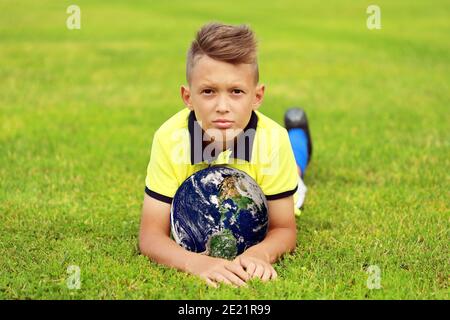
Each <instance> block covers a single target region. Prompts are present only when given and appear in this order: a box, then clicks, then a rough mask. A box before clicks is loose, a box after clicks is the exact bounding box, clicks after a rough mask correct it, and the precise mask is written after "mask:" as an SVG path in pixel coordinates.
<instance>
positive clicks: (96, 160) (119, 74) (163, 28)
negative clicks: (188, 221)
mask: <svg viewBox="0 0 450 320" xmlns="http://www.w3.org/2000/svg"><path fill="white" fill-rule="evenodd" d="M70 4H72V2H69V1H56V0H55V1H49V0H46V1H44V0H43V1H39V3H38V2H33V1H14V2H10V1H8V2H7V1H1V2H0V181H1V184H0V217H1V222H0V257H1V258H0V298H2V299H98V298H99V299H122V298H123V299H180V298H183V299H221V298H225V299H448V298H449V286H448V285H449V247H448V243H449V222H450V221H449V220H450V219H449V218H450V214H449V212H450V206H449V198H450V197H449V196H450V194H449V190H450V183H449V182H450V178H449V174H448V172H449V169H450V160H449V159H450V145H449V141H450V134H449V129H450V128H449V124H450V116H449V112H448V108H449V105H450V101H449V100H450V99H449V83H450V66H449V57H450V45H449V43H450V42H449V37H448V35H449V34H450V23H449V21H448V15H449V13H450V6H449V3H448V1H435V2H433V5H431V4H430V3H427V2H422V1H395V2H393V1H378V2H377V4H378V5H379V6H380V7H381V12H382V15H381V17H382V29H381V30H377V31H370V30H368V29H367V28H366V18H367V14H366V8H367V6H368V5H369V4H372V3H371V2H365V1H363V2H357V1H332V2H324V3H323V4H317V3H316V2H305V1H304V2H302V3H299V2H298V1H276V2H273V1H246V2H235V3H232V2H227V1H222V2H214V3H212V2H210V1H195V2H192V3H191V2H189V3H187V2H185V1H170V5H168V4H167V2H165V1H160V2H157V3H155V2H148V3H147V2H145V1H133V2H127V3H125V2H122V1H108V2H107V3H105V2H104V1H92V0H91V1H87V0H79V1H77V4H78V5H79V6H80V7H81V11H82V17H81V19H82V20H81V30H76V31H69V30H67V28H66V27H65V20H66V18H67V16H68V15H67V14H66V8H67V7H68V6H69V5H70ZM212 20H218V21H223V22H226V23H233V24H237V23H249V24H250V25H251V26H252V27H253V29H254V30H255V32H256V34H257V36H258V39H259V43H260V46H259V49H260V52H259V62H260V73H261V81H262V82H263V83H265V84H266V86H267V91H266V98H265V102H264V104H263V106H262V107H261V109H260V111H262V112H263V113H265V114H266V115H268V116H270V117H272V118H273V119H275V120H277V121H278V122H280V123H281V120H282V116H283V112H284V110H285V109H286V108H287V107H288V106H292V105H302V106H304V107H305V108H306V109H307V111H308V116H309V118H310V121H311V126H312V128H311V129H312V133H313V138H314V147H315V150H314V152H315V153H314V157H313V161H312V163H311V165H310V167H309V169H308V172H307V175H306V179H305V182H306V184H307V186H308V187H309V192H308V196H307V203H306V209H305V211H304V213H303V215H302V216H301V217H299V218H298V219H297V224H298V249H297V251H296V253H295V254H293V255H290V256H286V258H285V259H283V260H281V261H280V262H279V263H277V264H276V265H275V268H276V270H277V272H278V273H279V279H278V280H277V281H274V282H270V283H266V284H264V283H261V282H259V281H254V282H252V283H251V285H250V286H249V287H248V288H245V289H234V288H231V287H227V286H221V287H220V288H219V289H212V288H208V287H207V286H206V285H205V284H204V283H203V282H202V281H200V280H197V279H196V278H193V277H191V276H189V275H185V274H183V273H181V272H178V271H175V270H171V269H168V268H166V267H163V266H159V265H156V264H154V263H152V262H149V261H148V259H147V258H145V257H143V256H141V255H139V253H138V250H137V233H138V228H139V220H140V208H141V202H142V198H143V187H144V177H145V169H146V165H147V162H148V159H149V154H150V144H151V141H152V136H153V133H154V132H155V130H156V129H157V128H158V127H159V125H161V123H162V122H164V121H165V120H166V119H168V118H169V117H170V116H171V115H172V114H174V113H175V112H177V111H178V110H180V109H181V108H183V104H182V101H181V99H180V97H179V86H180V84H182V83H184V63H185V52H186V50H187V47H188V45H189V43H190V41H191V40H192V38H193V36H194V34H195V32H196V30H197V29H198V28H199V27H200V26H201V25H202V24H203V23H205V22H208V21H212ZM70 265H77V266H79V267H80V270H81V289H80V290H69V289H68V288H67V286H66V281H67V279H68V277H69V276H70V275H69V274H68V273H67V268H68V267H69V266H70ZM372 265H376V266H378V267H379V268H380V270H381V289H378V290H370V289H368V287H367V281H368V277H369V274H368V273H367V270H368V269H369V267H370V266H372Z"/></svg>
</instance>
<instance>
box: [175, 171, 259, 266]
mask: <svg viewBox="0 0 450 320" xmlns="http://www.w3.org/2000/svg"><path fill="white" fill-rule="evenodd" d="M170 222H171V223H170V224H171V231H172V236H173V238H174V240H175V241H176V242H177V243H178V244H179V245H181V246H182V247H184V248H185V249H187V250H189V251H193V252H198V253H202V254H207V255H210V256H214V257H221V258H225V259H229V260H232V259H233V258H234V257H236V256H237V255H239V254H241V253H242V252H244V251H245V250H246V249H247V248H249V247H251V246H253V245H255V244H257V243H259V242H261V241H262V240H263V239H264V238H265V236H266V234H267V228H268V214H267V200H266V197H265V195H264V193H263V192H262V190H261V188H260V187H259V185H258V184H257V183H256V181H255V180H253V178H252V177H250V176H249V175H248V174H247V173H245V172H243V171H241V170H238V169H235V168H232V167H228V166H224V165H216V166H210V167H208V168H206V169H203V170H200V171H197V172H196V173H194V174H193V175H191V176H190V177H189V178H187V179H186V180H185V181H184V182H183V183H182V184H181V186H180V187H179V188H178V190H177V192H176V194H175V196H174V198H173V200H172V206H171V211H170Z"/></svg>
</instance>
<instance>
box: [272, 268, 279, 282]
mask: <svg viewBox="0 0 450 320" xmlns="http://www.w3.org/2000/svg"><path fill="white" fill-rule="evenodd" d="M271 278H272V280H275V279H276V278H278V273H277V271H276V270H275V269H274V268H273V267H272V277H271Z"/></svg>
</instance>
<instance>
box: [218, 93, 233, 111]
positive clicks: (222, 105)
mask: <svg viewBox="0 0 450 320" xmlns="http://www.w3.org/2000/svg"><path fill="white" fill-rule="evenodd" d="M229 110H230V106H229V104H228V101H227V99H226V98H224V97H220V98H219V99H218V101H217V105H216V111H217V112H220V113H225V112H228V111H229Z"/></svg>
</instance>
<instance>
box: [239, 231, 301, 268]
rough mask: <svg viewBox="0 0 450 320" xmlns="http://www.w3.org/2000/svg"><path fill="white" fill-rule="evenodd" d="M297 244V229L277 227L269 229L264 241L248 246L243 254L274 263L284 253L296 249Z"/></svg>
mask: <svg viewBox="0 0 450 320" xmlns="http://www.w3.org/2000/svg"><path fill="white" fill-rule="evenodd" d="M296 244H297V231H296V230H294V229H288V228H276V229H272V230H269V232H268V233H267V235H266V237H265V238H264V240H263V241H261V242H260V243H258V244H256V245H254V246H252V247H250V248H248V249H247V250H246V251H245V252H244V253H242V255H243V256H251V257H255V258H259V259H262V260H264V261H266V262H268V263H271V264H272V263H274V262H276V261H277V260H278V259H279V258H280V257H281V256H282V255H283V254H284V253H287V252H292V251H294V250H295V247H296Z"/></svg>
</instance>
